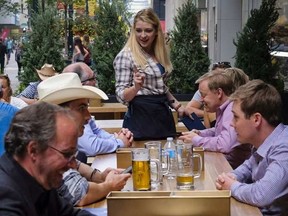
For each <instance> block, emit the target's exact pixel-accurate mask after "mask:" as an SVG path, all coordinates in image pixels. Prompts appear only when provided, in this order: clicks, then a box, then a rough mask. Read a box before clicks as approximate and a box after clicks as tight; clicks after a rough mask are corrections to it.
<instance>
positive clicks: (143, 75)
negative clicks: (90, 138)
mask: <svg viewBox="0 0 288 216" xmlns="http://www.w3.org/2000/svg"><path fill="white" fill-rule="evenodd" d="M114 69H115V79H116V83H115V87H116V96H117V99H118V101H119V102H121V103H123V104H126V105H128V111H127V113H126V114H125V117H124V122H123V127H125V128H129V130H131V131H132V132H133V134H134V140H149V139H166V138H167V137H168V136H173V137H174V136H175V135H176V129H175V122H174V119H173V115H172V112H171V109H170V108H169V107H171V108H173V109H175V110H176V111H177V112H178V115H179V116H182V115H183V113H184V107H183V106H182V105H181V104H180V103H179V102H178V101H177V100H176V99H175V97H174V96H173V95H172V94H171V93H170V91H169V88H168V87H167V81H168V77H169V76H170V74H171V72H172V69H173V67H172V64H171V61H170V59H169V57H168V54H167V51H166V48H165V42H164V34H163V32H162V29H161V26H160V21H159V18H158V17H157V15H156V14H155V12H154V11H153V10H152V9H151V8H147V9H143V10H141V11H139V12H138V13H137V14H136V16H135V18H134V23H133V27H132V29H131V32H130V37H129V39H128V41H127V43H126V45H125V46H124V48H123V49H122V50H121V51H120V53H118V55H117V56H116V58H115V60H114Z"/></svg>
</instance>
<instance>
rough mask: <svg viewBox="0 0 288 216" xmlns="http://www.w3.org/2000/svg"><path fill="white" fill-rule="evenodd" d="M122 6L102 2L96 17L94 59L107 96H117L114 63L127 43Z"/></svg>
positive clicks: (119, 2)
mask: <svg viewBox="0 0 288 216" xmlns="http://www.w3.org/2000/svg"><path fill="white" fill-rule="evenodd" d="M121 4H123V2H122V3H121V1H112V3H111V4H109V1H108V0H106V1H102V2H101V4H100V5H99V10H98V11H97V13H96V17H95V19H96V25H97V28H96V37H95V39H94V43H93V45H92V58H93V61H94V63H95V69H96V70H97V72H98V75H97V80H98V85H99V88H100V89H102V90H103V91H104V92H105V93H107V94H115V72H114V68H113V61H114V58H115V57H116V55H117V54H118V52H120V50H121V49H122V48H123V46H124V44H125V41H126V29H127V26H126V24H125V22H124V20H123V19H122V17H121V15H122V16H123V14H121V11H119V10H118V8H119V5H120V6H121ZM122 6H123V5H122ZM122 12H123V11H122Z"/></svg>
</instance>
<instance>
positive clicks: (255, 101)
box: [230, 79, 282, 127]
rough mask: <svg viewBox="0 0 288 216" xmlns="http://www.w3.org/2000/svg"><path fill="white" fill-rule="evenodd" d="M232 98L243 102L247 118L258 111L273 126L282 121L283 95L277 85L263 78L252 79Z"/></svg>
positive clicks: (242, 106)
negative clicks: (274, 85) (276, 87)
mask: <svg viewBox="0 0 288 216" xmlns="http://www.w3.org/2000/svg"><path fill="white" fill-rule="evenodd" d="M230 99H231V100H232V101H238V102H240V103H241V110H242V111H243V112H244V114H245V117H246V118H249V117H250V116H251V115H253V114H254V113H257V112H258V113H260V114H261V115H262V116H263V117H264V119H266V121H267V122H268V123H269V124H270V125H272V126H275V127H276V126H277V125H278V124H279V123H280V122H281V111H282V101H281V96H280V94H279V92H278V91H277V90H276V89H275V87H273V86H272V85H270V84H267V83H265V82H264V81H262V80H259V79H256V80H252V81H249V82H248V83H246V84H245V85H242V86H240V87H239V88H238V89H237V90H236V91H235V92H234V93H233V94H232V95H231V96H230Z"/></svg>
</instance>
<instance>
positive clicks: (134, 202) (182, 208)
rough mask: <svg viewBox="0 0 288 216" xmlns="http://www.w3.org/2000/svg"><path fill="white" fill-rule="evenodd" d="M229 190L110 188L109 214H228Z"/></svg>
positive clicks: (218, 215)
mask: <svg viewBox="0 0 288 216" xmlns="http://www.w3.org/2000/svg"><path fill="white" fill-rule="evenodd" d="M230 197H231V193H230V191H225V190H223V191H217V190H215V191H172V192H169V191H149V192H146V191H141V192H116V191H115V192H114V191H113V192H110V193H109V194H108V195H107V209H108V215H109V216H114V215H115V216H116V215H125V216H135V215H137V216H146V215H166V216H169V215H171V216H172V215H173V216H176V215H181V216H182V215H192V216H193V215H206V216H209V215H211V216H228V215H230Z"/></svg>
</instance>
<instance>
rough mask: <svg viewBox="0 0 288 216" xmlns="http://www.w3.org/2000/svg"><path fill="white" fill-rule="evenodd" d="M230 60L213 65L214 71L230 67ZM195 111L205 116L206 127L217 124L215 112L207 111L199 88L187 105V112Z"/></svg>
mask: <svg viewBox="0 0 288 216" xmlns="http://www.w3.org/2000/svg"><path fill="white" fill-rule="evenodd" d="M230 67H231V65H230V62H218V63H214V64H213V65H212V69H211V70H212V71H215V72H223V71H224V70H225V69H226V68H230ZM192 112H194V113H195V114H196V115H197V116H198V117H200V118H203V120H204V125H205V127H206V128H210V127H214V125H215V113H211V112H207V111H206V109H205V107H204V105H203V102H202V100H201V94H200V92H199V90H197V91H196V92H195V93H194V95H193V97H192V99H191V100H190V101H189V102H188V104H187V105H186V107H185V114H186V115H188V116H189V115H190V114H191V113H192Z"/></svg>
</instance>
